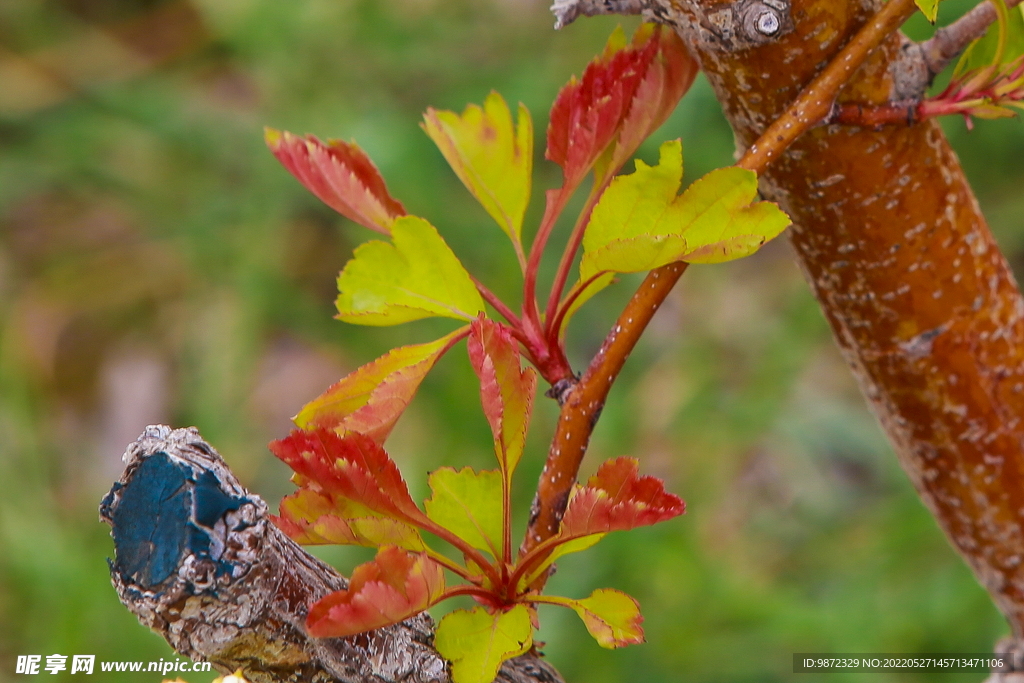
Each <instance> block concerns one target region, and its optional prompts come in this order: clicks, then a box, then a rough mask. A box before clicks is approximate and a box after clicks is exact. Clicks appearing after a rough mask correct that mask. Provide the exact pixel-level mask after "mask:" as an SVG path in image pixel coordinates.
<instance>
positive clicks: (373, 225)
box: [265, 128, 405, 235]
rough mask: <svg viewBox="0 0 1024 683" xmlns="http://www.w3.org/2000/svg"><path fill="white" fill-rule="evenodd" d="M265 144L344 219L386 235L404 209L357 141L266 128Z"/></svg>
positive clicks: (304, 183)
mask: <svg viewBox="0 0 1024 683" xmlns="http://www.w3.org/2000/svg"><path fill="white" fill-rule="evenodd" d="M265 137H266V140H267V146H268V147H270V151H271V152H273V153H274V156H275V157H277V160H278V161H280V162H281V163H282V164H283V165H284V167H285V168H287V169H288V170H289V171H290V172H291V174H292V175H294V176H295V177H296V178H298V179H299V182H301V183H302V184H303V185H305V186H306V189H308V190H309V191H310V192H312V193H313V194H315V195H316V196H317V197H319V198H320V200H321V201H323V202H324V203H325V204H327V206H329V207H331V208H332V209H334V210H335V211H337V212H338V213H340V214H341V215H343V216H345V217H346V218H350V219H352V220H354V221H355V222H356V223H360V224H362V225H365V226H366V227H368V228H370V229H371V230H376V231H377V232H380V233H383V234H385V235H388V234H390V232H391V224H392V223H393V222H394V220H395V218H397V217H399V216H404V215H405V207H404V206H402V204H401V202H399V201H397V200H395V199H394V198H392V197H391V195H390V194H389V193H388V188H387V186H386V185H385V184H384V179H383V178H382V177H381V175H380V171H378V170H377V167H376V166H374V165H373V162H372V161H370V159H369V157H367V156H366V154H365V153H364V152H363V150H361V149H360V148H359V146H358V145H356V144H355V143H354V142H343V141H341V140H328V141H327V144H324V143H323V142H321V141H320V140H318V139H317V138H316V137H314V136H312V135H308V136H306V137H301V136H298V135H293V134H291V133H289V132H287V131H285V132H281V131H278V130H274V129H273V128H267V129H266V135H265Z"/></svg>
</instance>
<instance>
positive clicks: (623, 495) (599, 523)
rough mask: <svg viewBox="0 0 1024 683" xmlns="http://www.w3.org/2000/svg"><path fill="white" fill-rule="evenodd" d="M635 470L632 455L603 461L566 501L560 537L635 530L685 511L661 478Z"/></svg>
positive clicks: (684, 507)
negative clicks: (640, 473)
mask: <svg viewBox="0 0 1024 683" xmlns="http://www.w3.org/2000/svg"><path fill="white" fill-rule="evenodd" d="M638 469H639V465H638V463H637V461H636V459H635V458H616V459H615V460H608V461H607V462H605V463H604V464H602V465H601V467H599V468H598V470H597V474H595V475H594V476H593V477H591V478H590V479H589V480H588V481H587V485H586V486H584V487H582V488H580V489H577V491H576V494H575V495H574V496H573V498H572V500H570V501H569V506H568V508H567V509H566V511H565V516H564V517H563V518H562V527H561V531H560V533H559V537H561V538H565V539H566V540H568V539H571V538H577V537H580V536H588V535H590V534H600V533H607V532H609V531H624V530H626V529H635V528H636V527H638V526H647V525H650V524H657V523H658V522H663V521H665V520H667V519H672V518H673V517H676V516H678V515H681V514H683V512H685V511H686V504H685V503H684V502H683V501H682V500H681V499H680V498H679V497H678V496H675V495H673V494H671V493H667V492H666V491H665V486H664V483H663V482H662V481H661V480H660V479H656V478H654V477H641V476H638Z"/></svg>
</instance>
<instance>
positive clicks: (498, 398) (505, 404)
mask: <svg viewBox="0 0 1024 683" xmlns="http://www.w3.org/2000/svg"><path fill="white" fill-rule="evenodd" d="M467 345H468V348H469V359H470V362H471V363H472V365H473V370H474V371H476V374H477V377H479V378H480V401H481V403H482V404H483V408H484V414H485V415H486V416H487V421H488V422H489V423H490V425H491V433H492V434H493V435H494V450H495V452H496V453H497V455H498V462H499V464H500V465H501V471H502V473H503V475H504V476H505V478H506V481H511V479H512V473H513V472H514V471H515V468H516V465H517V464H519V459H520V458H521V457H522V455H523V447H524V445H525V443H526V430H527V428H528V427H529V424H530V413H531V411H532V409H533V396H534V393H535V392H536V390H537V373H536V372H534V370H533V369H532V368H526V369H525V370H524V369H523V367H522V363H521V361H520V357H519V342H517V341H516V340H515V339H514V338H513V337H512V332H511V331H510V330H509V329H508V328H507V327H505V326H504V325H502V324H501V323H498V322H494V321H493V320H488V319H486V318H483V317H481V318H477V319H476V320H474V321H473V324H472V325H471V326H470V332H469V340H468V342H467Z"/></svg>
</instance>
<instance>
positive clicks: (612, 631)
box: [544, 588, 644, 648]
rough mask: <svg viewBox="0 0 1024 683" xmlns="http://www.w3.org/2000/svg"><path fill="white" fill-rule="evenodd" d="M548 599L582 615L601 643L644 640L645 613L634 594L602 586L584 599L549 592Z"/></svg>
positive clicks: (636, 642)
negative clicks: (553, 594) (643, 613)
mask: <svg viewBox="0 0 1024 683" xmlns="http://www.w3.org/2000/svg"><path fill="white" fill-rule="evenodd" d="M544 601H545V602H551V603H554V604H558V605H564V606H565V607H569V608H571V609H572V610H574V611H575V612H576V614H578V615H579V617H580V619H582V620H583V623H584V624H585V625H586V627H587V630H588V631H590V635H592V636H594V640H596V641H597V642H598V644H599V645H600V646H601V647H606V648H615V647H622V646H624V645H637V644H639V643H642V642H644V629H643V627H641V626H640V624H642V623H643V620H644V618H643V615H641V614H640V605H638V604H637V601H636V600H634V599H633V598H632V597H630V596H628V595H626V594H625V593H623V592H622V591H617V590H615V589H613V588H599V589H598V590H596V591H594V592H593V593H591V594H590V597H589V598H585V599H583V600H572V599H570V598H563V597H559V596H547V597H546V598H545V600H544Z"/></svg>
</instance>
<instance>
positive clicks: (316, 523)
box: [273, 489, 427, 552]
mask: <svg viewBox="0 0 1024 683" xmlns="http://www.w3.org/2000/svg"><path fill="white" fill-rule="evenodd" d="M273 520H274V523H275V524H277V526H278V527H280V528H281V530H282V531H284V532H285V533H286V534H288V536H289V538H291V539H292V540H293V541H295V542H296V543H302V544H304V545H327V544H335V545H361V546H366V547H369V548H379V547H381V546H385V545H393V546H397V547H399V548H402V549H404V550H412V551H414V552H420V551H423V550H426V549H427V546H426V545H425V544H424V543H423V537H422V536H421V535H420V532H419V530H418V529H417V528H416V527H414V526H412V525H411V524H406V523H405V522H402V521H399V520H397V519H395V518H393V517H387V516H384V515H380V514H377V513H375V512H373V511H372V510H370V509H368V508H366V507H365V506H362V505H358V504H356V503H353V502H352V501H350V500H348V499H347V498H342V497H339V496H332V495H330V494H327V493H321V492H318V491H313V490H311V489H301V490H299V491H296V492H295V493H293V494H291V495H290V496H286V497H285V498H284V499H283V500H282V501H281V516H280V517H273Z"/></svg>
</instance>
